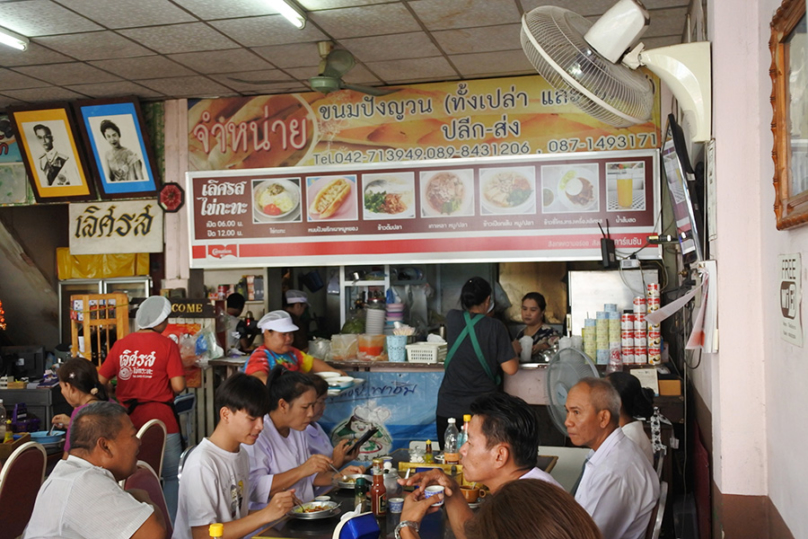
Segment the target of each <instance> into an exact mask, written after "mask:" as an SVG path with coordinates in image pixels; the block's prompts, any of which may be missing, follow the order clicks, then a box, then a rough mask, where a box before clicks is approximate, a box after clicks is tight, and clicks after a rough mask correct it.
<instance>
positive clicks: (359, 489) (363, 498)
mask: <svg viewBox="0 0 808 539" xmlns="http://www.w3.org/2000/svg"><path fill="white" fill-rule="evenodd" d="M367 505H368V482H367V479H365V478H364V477H358V478H357V479H356V486H355V487H354V507H356V508H357V509H356V510H357V511H358V512H359V513H364V512H365V510H366V509H367Z"/></svg>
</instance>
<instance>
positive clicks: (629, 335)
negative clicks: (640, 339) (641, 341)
mask: <svg viewBox="0 0 808 539" xmlns="http://www.w3.org/2000/svg"><path fill="white" fill-rule="evenodd" d="M620 338H621V339H633V338H634V330H633V329H631V330H628V329H624V330H623V331H621V332H620Z"/></svg>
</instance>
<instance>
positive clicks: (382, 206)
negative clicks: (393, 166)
mask: <svg viewBox="0 0 808 539" xmlns="http://www.w3.org/2000/svg"><path fill="white" fill-rule="evenodd" d="M362 201H363V204H362V207H363V208H362V211H363V216H364V218H365V219H393V218H394V219H414V218H415V173H414V172H396V173H385V174H362Z"/></svg>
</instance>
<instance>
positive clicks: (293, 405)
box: [244, 366, 364, 510]
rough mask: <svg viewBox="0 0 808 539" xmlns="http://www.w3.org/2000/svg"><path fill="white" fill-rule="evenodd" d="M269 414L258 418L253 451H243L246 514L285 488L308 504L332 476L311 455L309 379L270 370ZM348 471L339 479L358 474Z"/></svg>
mask: <svg viewBox="0 0 808 539" xmlns="http://www.w3.org/2000/svg"><path fill="white" fill-rule="evenodd" d="M267 390H268V391H269V400H270V411H269V414H267V415H265V416H264V430H262V431H261V434H260V435H259V436H258V440H257V441H256V442H255V444H254V445H251V446H244V447H245V448H246V449H247V452H248V453H249V454H250V509H252V510H256V509H261V508H262V507H264V506H265V505H266V504H267V503H268V502H269V498H270V497H271V496H272V495H274V494H275V493H277V492H280V491H282V490H286V489H288V488H294V489H295V495H296V496H297V497H298V498H300V499H301V500H303V501H304V502H309V501H311V500H313V499H314V487H315V486H327V485H331V482H332V480H333V479H334V475H335V473H336V472H334V471H333V470H332V469H331V466H330V464H332V463H333V461H332V460H331V457H329V456H327V455H312V454H311V451H310V450H309V438H308V436H307V435H306V432H305V430H306V428H307V427H308V426H309V424H310V423H311V422H312V419H313V417H314V411H315V404H316V402H317V390H316V389H315V388H314V382H313V381H312V380H311V377H309V376H307V375H305V374H302V373H299V372H294V371H290V370H287V369H285V368H283V367H282V366H276V367H274V368H273V369H272V371H271V372H270V374H269V379H268V380H267ZM363 472H364V470H363V469H362V468H360V467H358V466H348V467H347V468H345V469H344V470H343V473H344V474H346V475H347V474H354V473H363Z"/></svg>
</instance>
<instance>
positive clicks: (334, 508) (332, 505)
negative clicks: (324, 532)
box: [286, 502, 340, 520]
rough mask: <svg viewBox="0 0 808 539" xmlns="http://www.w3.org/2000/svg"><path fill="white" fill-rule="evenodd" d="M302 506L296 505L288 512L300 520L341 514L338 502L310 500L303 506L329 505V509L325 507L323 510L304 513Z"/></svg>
mask: <svg viewBox="0 0 808 539" xmlns="http://www.w3.org/2000/svg"><path fill="white" fill-rule="evenodd" d="M300 507H301V506H295V507H294V508H293V509H292V510H291V511H289V512H288V513H286V514H287V515H289V516H290V517H291V518H297V519H300V520H317V519H321V518H331V517H333V516H336V515H338V514H340V507H339V504H338V503H337V502H308V503H304V504H303V505H302V507H304V508H308V507H328V509H324V510H322V511H316V512H314V513H303V512H301V511H300Z"/></svg>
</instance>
